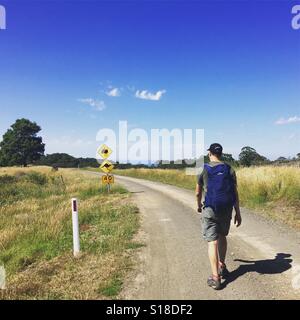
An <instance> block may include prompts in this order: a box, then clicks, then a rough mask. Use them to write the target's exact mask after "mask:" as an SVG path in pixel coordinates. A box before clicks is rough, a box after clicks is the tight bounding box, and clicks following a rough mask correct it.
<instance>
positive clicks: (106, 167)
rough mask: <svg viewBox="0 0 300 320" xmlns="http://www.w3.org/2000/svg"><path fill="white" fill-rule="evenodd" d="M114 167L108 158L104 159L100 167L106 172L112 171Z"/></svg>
mask: <svg viewBox="0 0 300 320" xmlns="http://www.w3.org/2000/svg"><path fill="white" fill-rule="evenodd" d="M113 168H114V165H113V164H112V163H111V162H110V161H108V160H105V161H103V162H102V163H101V165H100V169H101V170H102V171H103V172H105V173H109V172H111V170H112V169H113Z"/></svg>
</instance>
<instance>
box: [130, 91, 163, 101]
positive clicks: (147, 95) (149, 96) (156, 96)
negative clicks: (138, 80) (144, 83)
mask: <svg viewBox="0 0 300 320" xmlns="http://www.w3.org/2000/svg"><path fill="white" fill-rule="evenodd" d="M164 93H166V90H159V91H157V92H156V93H151V92H149V91H148V90H141V91H140V90H137V91H136V93H135V97H136V98H139V99H145V100H153V101H158V100H160V99H161V98H162V96H163V94H164Z"/></svg>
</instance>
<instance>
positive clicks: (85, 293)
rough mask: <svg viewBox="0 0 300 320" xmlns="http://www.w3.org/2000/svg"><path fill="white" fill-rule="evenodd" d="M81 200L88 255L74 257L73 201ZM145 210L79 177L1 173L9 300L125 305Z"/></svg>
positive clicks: (1, 243)
mask: <svg viewBox="0 0 300 320" xmlns="http://www.w3.org/2000/svg"><path fill="white" fill-rule="evenodd" d="M72 197H77V198H78V199H79V220H80V240H81V249H82V254H81V255H80V257H79V258H74V257H73V254H72V222H71V198H72ZM138 227H139V215H138V210H137V208H136V207H135V206H134V205H133V204H132V203H131V201H130V195H129V193H127V191H126V190H124V189H123V188H121V187H119V186H114V187H113V189H112V192H111V193H110V194H107V192H106V191H105V189H101V185H100V179H99V177H93V176H91V177H88V176H87V175H86V174H85V173H84V172H79V171H76V170H68V169H65V170H59V171H58V172H51V170H50V168H46V167H44V168H42V167H40V168H38V167H35V168H22V169H20V168H19V169H18V168H2V169H0V266H1V265H4V267H5V269H6V274H7V279H6V290H0V298H1V299H106V298H117V296H118V293H119V292H120V290H121V288H122V281H123V278H124V276H125V274H126V273H127V271H128V270H129V269H130V267H131V264H132V259H131V256H132V250H134V249H135V248H137V247H139V246H140V244H139V243H136V242H134V240H133V237H134V234H135V233H136V231H137V229H138Z"/></svg>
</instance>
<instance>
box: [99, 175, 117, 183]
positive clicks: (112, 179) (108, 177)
mask: <svg viewBox="0 0 300 320" xmlns="http://www.w3.org/2000/svg"><path fill="white" fill-rule="evenodd" d="M113 183H115V177H114V176H113V175H111V174H107V175H105V176H102V184H113Z"/></svg>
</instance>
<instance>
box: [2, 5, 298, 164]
mask: <svg viewBox="0 0 300 320" xmlns="http://www.w3.org/2000/svg"><path fill="white" fill-rule="evenodd" d="M294 4H296V3H295V1H287V2H278V1H271V2H265V1H260V2H255V3H253V2H252V3H251V1H243V2H231V1H230V2H226V3H225V2H219V1H218V2H217V1H199V2H193V1H185V2H183V1H176V2H173V1H166V2H160V1H152V2H148V1H140V2H136V1H124V2H122V3H120V2H115V1H111V2H107V1H92V2H82V1H71V2H64V1H61V2H60V3H59V6H58V5H57V2H56V1H50V2H40V1H24V0H23V1H20V0H13V1H2V0H0V5H2V6H3V7H4V8H5V10H6V29H5V30H0V105H1V119H0V136H1V139H2V135H3V134H4V133H5V132H6V131H7V129H8V128H9V127H10V126H11V125H12V124H13V123H14V122H15V120H16V119H18V118H27V119H30V120H31V121H35V122H36V123H37V124H38V125H40V126H41V127H42V131H41V133H40V135H41V136H42V137H43V142H44V143H45V144H46V150H45V154H51V153H68V154H70V155H72V156H75V157H92V158H93V157H94V156H95V153H96V149H97V147H99V144H100V143H99V142H98V141H96V135H97V132H98V131H99V130H100V129H103V128H111V129H113V130H115V131H117V127H118V122H119V121H120V120H126V121H128V127H129V129H131V128H142V129H144V130H145V131H147V132H150V130H151V129H152V128H159V129H162V128H166V129H169V130H172V129H173V128H180V129H183V128H191V129H192V130H196V129H204V131H205V147H206V146H208V145H210V144H211V143H212V142H220V143H221V144H222V145H223V147H224V152H225V153H229V154H232V155H233V157H234V158H235V159H238V154H239V153H240V150H241V148H242V147H244V146H251V147H253V148H255V149H256V151H257V152H258V153H259V154H261V155H263V156H265V157H267V158H268V159H270V160H275V159H277V158H278V157H280V156H283V157H286V158H289V157H291V158H292V157H295V156H296V154H297V153H298V152H300V144H299V140H300V106H299V81H300V59H299V56H300V30H299V29H298V30H295V29H293V27H292V19H293V17H294V15H293V14H292V7H293V5H294ZM206 149H207V148H205V150H206ZM147 161H148V160H147Z"/></svg>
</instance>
